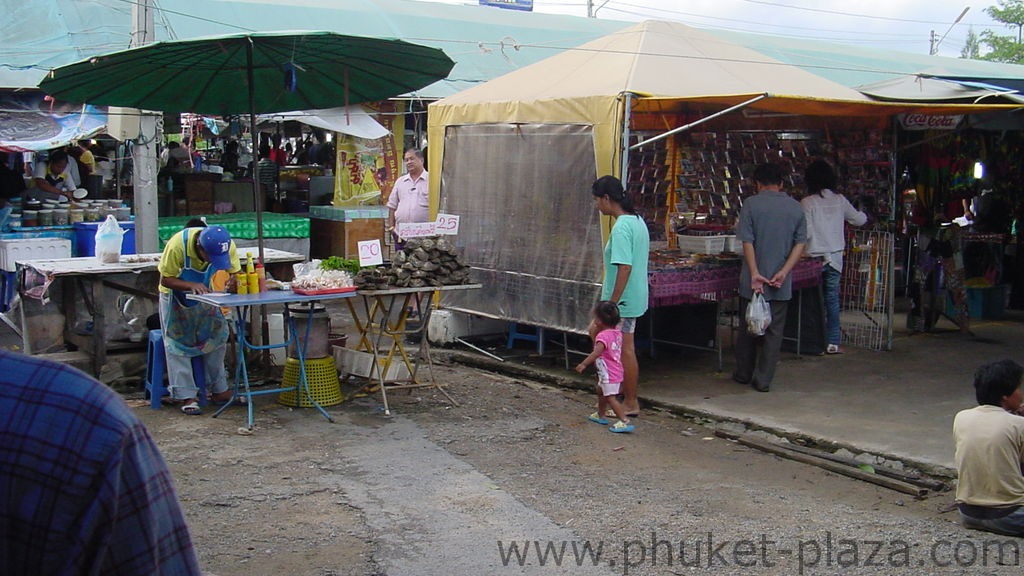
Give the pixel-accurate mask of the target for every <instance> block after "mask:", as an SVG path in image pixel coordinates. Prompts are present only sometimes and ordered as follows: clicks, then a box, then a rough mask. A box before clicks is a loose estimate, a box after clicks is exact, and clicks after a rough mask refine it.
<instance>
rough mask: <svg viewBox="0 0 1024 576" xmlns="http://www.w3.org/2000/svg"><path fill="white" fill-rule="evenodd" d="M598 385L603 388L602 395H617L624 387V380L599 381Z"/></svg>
mask: <svg viewBox="0 0 1024 576" xmlns="http://www.w3.org/2000/svg"><path fill="white" fill-rule="evenodd" d="M597 387H598V388H600V389H601V395H602V396H615V395H616V394H618V393H619V390H620V389H621V388H622V382H598V383H597Z"/></svg>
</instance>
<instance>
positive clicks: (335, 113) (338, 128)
mask: <svg viewBox="0 0 1024 576" xmlns="http://www.w3.org/2000/svg"><path fill="white" fill-rule="evenodd" d="M287 120H293V121H296V122H302V123H303V124H308V125H310V126H316V127H317V128H323V129H324V130H332V131H334V132H340V133H342V134H348V135H350V136H355V137H356V138H364V139H366V140H376V139H377V138H383V137H384V136H387V135H388V134H389V132H388V129H387V128H385V127H384V126H382V125H381V124H380V122H377V121H376V120H374V119H373V117H372V116H370V115H369V114H368V113H367V112H366V110H365V109H364V108H363V107H362V106H345V107H341V108H325V109H322V110H298V111H295V112H279V113H277V114H265V115H261V116H260V117H259V119H258V120H257V122H259V123H261V124H262V123H264V122H284V121H287Z"/></svg>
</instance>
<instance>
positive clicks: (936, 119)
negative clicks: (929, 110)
mask: <svg viewBox="0 0 1024 576" xmlns="http://www.w3.org/2000/svg"><path fill="white" fill-rule="evenodd" d="M963 117H964V115H963V114H900V125H901V126H903V129H904V130H955V129H956V127H957V126H958V125H959V124H960V121H961V120H963Z"/></svg>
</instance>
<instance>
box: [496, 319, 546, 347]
mask: <svg viewBox="0 0 1024 576" xmlns="http://www.w3.org/2000/svg"><path fill="white" fill-rule="evenodd" d="M534 330H535V332H534V333H533V334H529V333H524V332H520V331H519V324H517V323H515V322H510V323H509V326H508V343H507V344H505V348H507V349H510V350H511V349H512V348H514V347H515V345H516V340H523V341H524V342H536V343H537V354H541V355H543V354H544V328H542V327H540V326H537V327H535V328H534Z"/></svg>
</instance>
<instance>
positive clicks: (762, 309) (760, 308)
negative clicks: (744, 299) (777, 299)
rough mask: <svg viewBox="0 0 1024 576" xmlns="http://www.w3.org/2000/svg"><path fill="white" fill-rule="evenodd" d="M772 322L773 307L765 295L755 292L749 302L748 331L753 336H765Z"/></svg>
mask: <svg viewBox="0 0 1024 576" xmlns="http://www.w3.org/2000/svg"><path fill="white" fill-rule="evenodd" d="M771 323H772V307H771V305H770V304H768V301H767V300H765V299H764V295H762V294H760V293H755V294H754V297H753V298H751V299H750V304H747V332H750V334H751V335H752V336H764V333H765V332H767V331H768V325H769V324H771Z"/></svg>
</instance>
